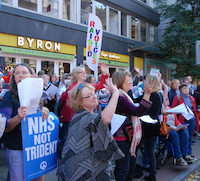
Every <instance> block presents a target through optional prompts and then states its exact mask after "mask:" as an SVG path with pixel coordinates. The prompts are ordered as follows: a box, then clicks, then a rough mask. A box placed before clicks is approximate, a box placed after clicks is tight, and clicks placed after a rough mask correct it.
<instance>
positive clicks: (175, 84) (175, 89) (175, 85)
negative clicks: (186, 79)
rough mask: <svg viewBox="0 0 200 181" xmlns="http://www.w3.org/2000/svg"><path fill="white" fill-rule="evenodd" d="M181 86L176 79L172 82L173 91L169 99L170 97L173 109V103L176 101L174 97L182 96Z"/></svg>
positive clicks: (170, 92) (169, 94)
mask: <svg viewBox="0 0 200 181" xmlns="http://www.w3.org/2000/svg"><path fill="white" fill-rule="evenodd" d="M179 86H180V81H179V80H178V79H174V80H172V82H171V90H170V91H169V92H168V97H169V106H170V107H171V105H172V102H173V100H174V97H175V96H176V95H177V94H180V91H179Z"/></svg>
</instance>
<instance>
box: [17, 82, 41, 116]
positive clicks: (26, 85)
mask: <svg viewBox="0 0 200 181" xmlns="http://www.w3.org/2000/svg"><path fill="white" fill-rule="evenodd" d="M17 89H18V95H19V101H20V106H27V107H28V109H27V115H29V114H35V113H36V111H37V108H38V106H39V102H40V99H41V97H42V92H43V79H41V78H26V79H24V80H22V81H21V82H20V83H18V84H17Z"/></svg>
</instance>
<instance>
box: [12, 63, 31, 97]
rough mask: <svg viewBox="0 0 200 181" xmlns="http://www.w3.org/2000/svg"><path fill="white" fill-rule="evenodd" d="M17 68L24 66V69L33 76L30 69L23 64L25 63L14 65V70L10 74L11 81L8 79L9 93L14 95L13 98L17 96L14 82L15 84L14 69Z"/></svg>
mask: <svg viewBox="0 0 200 181" xmlns="http://www.w3.org/2000/svg"><path fill="white" fill-rule="evenodd" d="M18 66H24V67H26V68H27V69H28V71H29V72H30V74H31V75H33V71H32V69H31V68H30V67H29V66H28V65H27V64H25V63H19V64H16V65H15V67H14V70H13V74H12V77H11V79H10V92H11V93H12V94H13V95H15V96H17V95H18V92H17V84H16V82H15V77H14V73H15V69H16V67H18Z"/></svg>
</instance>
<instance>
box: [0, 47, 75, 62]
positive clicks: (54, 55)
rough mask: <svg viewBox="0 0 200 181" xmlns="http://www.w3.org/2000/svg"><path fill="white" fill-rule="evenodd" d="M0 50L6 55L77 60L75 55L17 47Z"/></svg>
mask: <svg viewBox="0 0 200 181" xmlns="http://www.w3.org/2000/svg"><path fill="white" fill-rule="evenodd" d="M0 49H1V51H2V52H4V53H14V54H23V55H29V56H39V57H48V58H55V59H65V60H74V58H75V55H69V54H63V53H54V52H46V51H39V50H30V49H24V48H16V47H7V46H0Z"/></svg>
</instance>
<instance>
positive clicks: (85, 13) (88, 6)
mask: <svg viewBox="0 0 200 181" xmlns="http://www.w3.org/2000/svg"><path fill="white" fill-rule="evenodd" d="M89 13H92V0H81V23H82V24H85V25H88V18H89Z"/></svg>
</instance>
